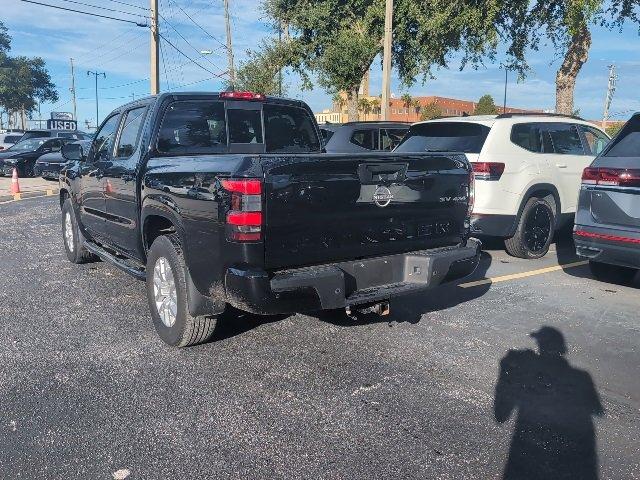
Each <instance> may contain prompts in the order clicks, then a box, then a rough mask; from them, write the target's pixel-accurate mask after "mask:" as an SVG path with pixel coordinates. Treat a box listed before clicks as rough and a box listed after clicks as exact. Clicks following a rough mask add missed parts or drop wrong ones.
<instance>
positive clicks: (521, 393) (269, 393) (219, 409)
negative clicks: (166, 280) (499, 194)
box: [0, 197, 640, 479]
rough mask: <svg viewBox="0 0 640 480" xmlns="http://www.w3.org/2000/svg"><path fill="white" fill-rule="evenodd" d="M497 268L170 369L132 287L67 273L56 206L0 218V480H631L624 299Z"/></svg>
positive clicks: (265, 334) (488, 258)
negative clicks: (387, 306) (376, 313)
mask: <svg viewBox="0 0 640 480" xmlns="http://www.w3.org/2000/svg"><path fill="white" fill-rule="evenodd" d="M496 247H498V245H495V244H489V245H488V250H487V252H486V253H485V254H484V256H483V260H482V265H481V267H480V269H479V271H478V272H477V273H476V275H475V277H474V278H472V279H469V280H466V281H465V285H463V286H448V287H441V288H439V289H437V290H433V291H430V292H428V293H427V294H421V295H417V296H415V295H414V296H410V297H404V298H400V299H397V300H396V301H394V302H392V306H391V316H390V317H385V318H382V317H364V318H363V317H360V318H358V319H356V320H352V319H349V318H347V317H344V316H342V315H336V314H331V315H330V314H317V315H293V316H289V317H277V318H273V317H269V318H259V317H255V316H249V315H241V314H239V313H237V312H229V313H226V314H225V315H223V317H222V318H221V319H220V320H219V323H218V327H217V330H216V336H215V340H214V341H213V342H212V343H209V344H206V345H201V346H198V347H193V348H190V349H185V350H176V349H172V348H169V347H167V346H165V345H164V344H163V343H162V342H161V341H160V339H159V338H158V337H157V336H156V334H155V332H154V330H153V327H152V325H151V321H150V317H149V312H148V309H147V305H146V300H145V297H144V288H143V287H144V285H143V284H142V283H141V282H138V281H136V280H134V279H133V278H130V277H129V276H127V275H126V274H124V273H122V272H120V271H119V270H117V269H116V268H114V267H112V266H110V265H107V264H104V263H96V264H91V265H83V266H76V265H72V264H70V263H69V262H68V261H67V260H66V257H65V255H64V252H63V247H62V240H61V236H60V232H59V209H58V204H57V199H56V198H55V197H46V198H34V199H29V200H23V201H19V202H12V203H5V204H2V205H0V256H1V261H0V303H1V305H2V309H1V310H0V311H1V312H2V322H0V364H1V365H2V368H0V421H1V422H2V424H1V428H0V451H1V452H2V455H1V456H0V478H7V479H9V478H26V479H36V478H46V479H58V478H60V479H63V478H64V479H71V478H74V479H75V478H82V479H85V478H91V479H99V478H105V479H109V478H131V479H133V478H136V479H137V478H142V479H156V478H158V479H159V478H162V479H170V478H243V479H247V478H329V479H342V478H348V479H370V478H420V479H424V478H437V479H461V478H473V479H476V478H483V479H484V478H503V477H504V478H547V479H552V478H580V479H589V478H598V477H599V478H603V479H634V478H640V441H638V439H639V438H640V375H639V373H638V372H639V371H640V347H639V344H640V315H639V314H638V311H639V310H640V296H639V295H638V293H639V290H638V289H639V288H640V279H639V278H636V283H635V284H634V285H633V286H631V287H625V286H620V285H615V284H606V283H601V282H598V281H596V280H593V279H592V278H590V276H589V273H588V268H587V267H586V266H585V265H581V264H578V265H575V262H576V261H577V259H576V258H575V257H574V256H573V253H572V247H571V243H570V240H569V239H568V238H563V239H561V241H560V242H559V245H557V246H556V247H554V249H553V251H552V252H551V253H550V254H549V255H548V256H547V257H546V258H544V259H542V260H538V261H524V260H519V259H514V258H511V257H508V256H507V255H506V254H505V253H504V252H502V251H501V250H500V249H498V248H496ZM559 264H563V265H570V266H569V267H564V268H562V267H558V265H559ZM485 277H488V278H492V279H494V280H493V281H487V280H482V279H484V278H485ZM470 282H471V283H470ZM542 327H551V328H543V329H542V330H541V328H542ZM531 332H538V333H539V335H537V337H536V338H534V337H532V336H530V333H531ZM563 342H564V344H565V345H566V349H567V353H566V355H563V348H562V347H563ZM538 348H540V350H539V349H538ZM510 350H512V351H511V352H510ZM509 352H510V353H509ZM523 472H526V475H524V474H523ZM523 475H524V476H523Z"/></svg>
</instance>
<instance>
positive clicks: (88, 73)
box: [87, 70, 107, 130]
mask: <svg viewBox="0 0 640 480" xmlns="http://www.w3.org/2000/svg"><path fill="white" fill-rule="evenodd" d="M87 75H93V76H95V77H96V130H97V129H98V125H99V124H100V113H99V112H98V77H99V76H100V75H102V78H107V74H106V73H104V72H92V71H90V70H87Z"/></svg>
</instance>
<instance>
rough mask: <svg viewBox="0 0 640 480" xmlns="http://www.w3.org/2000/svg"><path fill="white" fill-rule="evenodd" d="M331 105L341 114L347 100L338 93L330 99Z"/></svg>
mask: <svg viewBox="0 0 640 480" xmlns="http://www.w3.org/2000/svg"><path fill="white" fill-rule="evenodd" d="M332 101H333V105H334V106H335V107H337V109H338V111H340V112H342V109H343V108H344V106H345V105H346V104H347V99H346V98H344V96H342V95H341V94H340V93H335V94H334V95H333V98H332Z"/></svg>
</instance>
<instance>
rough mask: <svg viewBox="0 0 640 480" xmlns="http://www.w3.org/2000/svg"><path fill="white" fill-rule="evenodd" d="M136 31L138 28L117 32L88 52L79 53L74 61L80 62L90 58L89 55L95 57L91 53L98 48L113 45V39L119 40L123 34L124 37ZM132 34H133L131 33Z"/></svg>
mask: <svg viewBox="0 0 640 480" xmlns="http://www.w3.org/2000/svg"><path fill="white" fill-rule="evenodd" d="M137 32H138V30H135V29H134V30H125V31H124V32H121V33H119V34H118V35H116V36H115V37H113V38H111V39H109V40H108V41H106V42H104V43H101V44H99V45H98V46H97V47H95V48H92V49H91V50H89V51H88V52H86V53H84V54H82V55H80V56H79V57H78V58H76V61H77V62H78V63H82V62H84V61H85V59H88V58H90V57H91V58H92V59H95V58H94V56H93V53H94V52H97V51H98V50H100V49H101V48H103V47H106V46H111V47H113V45H114V43H115V41H116V40H119V39H121V38H122V37H125V36H126V37H128V36H130V35H131V34H132V33H134V34H136V33H137ZM133 36H135V35H133ZM127 41H128V40H127ZM113 50H114V49H112V51H113Z"/></svg>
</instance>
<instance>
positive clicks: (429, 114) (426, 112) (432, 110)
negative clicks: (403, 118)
mask: <svg viewBox="0 0 640 480" xmlns="http://www.w3.org/2000/svg"><path fill="white" fill-rule="evenodd" d="M440 117H442V109H441V108H440V107H439V106H438V104H437V103H435V102H431V103H429V104H427V105H426V106H424V107H422V109H421V110H420V120H433V119H434V118H440Z"/></svg>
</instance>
